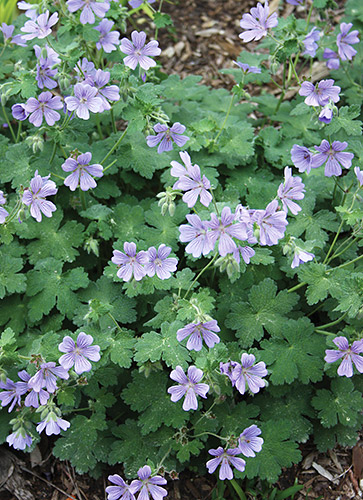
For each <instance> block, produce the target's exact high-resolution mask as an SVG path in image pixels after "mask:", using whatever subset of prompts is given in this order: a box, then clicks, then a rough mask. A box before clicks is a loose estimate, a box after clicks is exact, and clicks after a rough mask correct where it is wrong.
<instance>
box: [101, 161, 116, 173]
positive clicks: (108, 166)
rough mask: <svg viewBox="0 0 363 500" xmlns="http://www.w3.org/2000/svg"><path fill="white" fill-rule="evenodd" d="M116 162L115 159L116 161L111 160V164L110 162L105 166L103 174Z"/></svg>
mask: <svg viewBox="0 0 363 500" xmlns="http://www.w3.org/2000/svg"><path fill="white" fill-rule="evenodd" d="M116 162H117V159H116V160H113V162H112V163H110V164H109V165H107V167H106V168H104V169H103V173H105V172H106V170H108V169H109V168H111V167H112V165H114V164H115V163H116Z"/></svg>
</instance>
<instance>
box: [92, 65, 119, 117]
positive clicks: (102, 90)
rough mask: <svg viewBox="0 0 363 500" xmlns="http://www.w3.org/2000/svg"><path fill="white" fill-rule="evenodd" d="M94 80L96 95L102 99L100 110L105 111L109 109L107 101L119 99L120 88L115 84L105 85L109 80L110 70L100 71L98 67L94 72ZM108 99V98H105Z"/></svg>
mask: <svg viewBox="0 0 363 500" xmlns="http://www.w3.org/2000/svg"><path fill="white" fill-rule="evenodd" d="M93 78H94V82H93V86H94V87H96V88H97V90H98V93H97V94H96V96H97V97H100V98H101V100H102V110H101V111H107V110H109V109H111V106H110V104H109V102H108V100H109V101H119V100H120V89H119V87H118V86H117V85H108V86H107V87H106V85H107V84H108V82H109V81H110V72H109V71H102V70H101V69H98V70H97V71H96V73H95V74H94V77H93ZM107 99H108V100H107Z"/></svg>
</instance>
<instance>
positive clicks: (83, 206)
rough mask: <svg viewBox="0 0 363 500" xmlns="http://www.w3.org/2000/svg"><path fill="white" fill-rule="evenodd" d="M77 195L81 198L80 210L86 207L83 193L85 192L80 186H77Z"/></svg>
mask: <svg viewBox="0 0 363 500" xmlns="http://www.w3.org/2000/svg"><path fill="white" fill-rule="evenodd" d="M79 197H80V198H81V204H82V210H86V208H87V204H86V195H85V192H84V191H82V189H81V188H79Z"/></svg>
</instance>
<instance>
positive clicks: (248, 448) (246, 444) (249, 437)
mask: <svg viewBox="0 0 363 500" xmlns="http://www.w3.org/2000/svg"><path fill="white" fill-rule="evenodd" d="M260 434H261V429H259V428H258V427H257V425H250V426H249V427H247V429H245V430H244V431H243V432H242V433H241V434H240V436H239V439H238V448H239V450H240V453H242V454H243V455H244V456H245V457H255V456H256V455H255V452H256V453H258V452H259V451H261V449H262V445H263V439H262V438H260V437H257V436H259V435H260Z"/></svg>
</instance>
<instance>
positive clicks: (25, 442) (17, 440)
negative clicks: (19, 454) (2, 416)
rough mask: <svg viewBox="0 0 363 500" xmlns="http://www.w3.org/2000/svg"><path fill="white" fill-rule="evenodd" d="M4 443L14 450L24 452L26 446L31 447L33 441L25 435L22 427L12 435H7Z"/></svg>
mask: <svg viewBox="0 0 363 500" xmlns="http://www.w3.org/2000/svg"><path fill="white" fill-rule="evenodd" d="M6 442H7V443H9V445H10V446H12V447H13V448H14V449H15V450H25V448H26V447H27V446H29V447H30V446H31V444H32V442H33V440H32V438H31V436H30V435H29V434H27V433H26V431H25V429H24V427H20V428H19V429H17V430H16V431H15V432H13V433H12V434H9V436H8V437H7V438H6Z"/></svg>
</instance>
